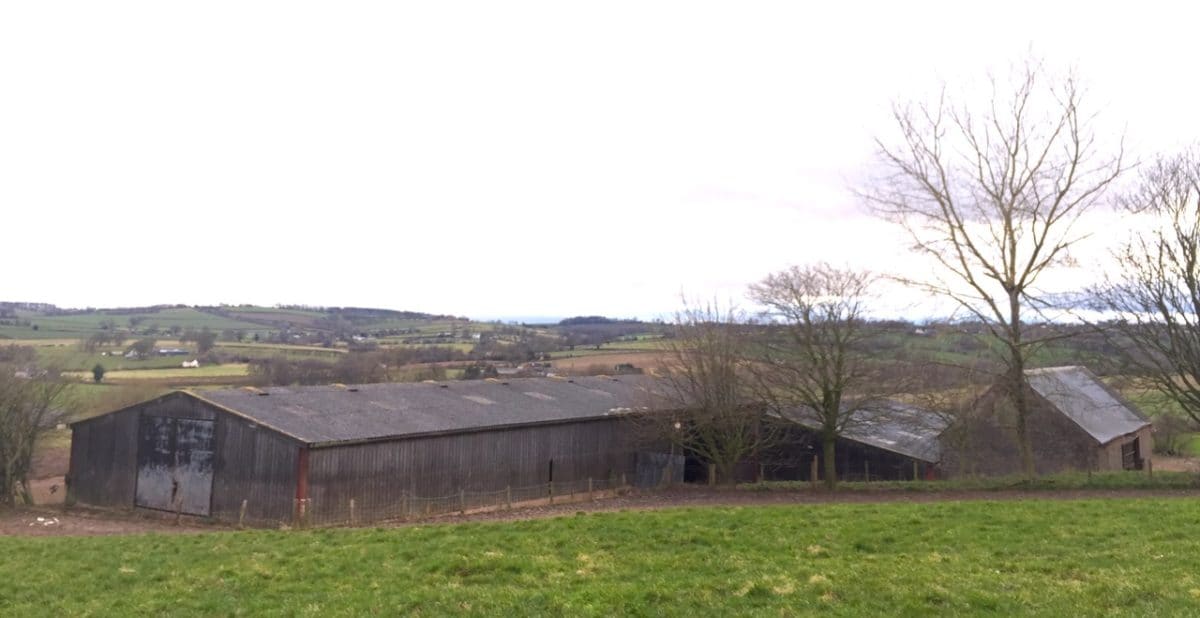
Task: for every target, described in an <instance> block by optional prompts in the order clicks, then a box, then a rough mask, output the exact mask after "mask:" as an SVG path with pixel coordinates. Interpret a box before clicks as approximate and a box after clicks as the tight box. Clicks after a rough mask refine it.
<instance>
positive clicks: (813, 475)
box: [808, 455, 820, 488]
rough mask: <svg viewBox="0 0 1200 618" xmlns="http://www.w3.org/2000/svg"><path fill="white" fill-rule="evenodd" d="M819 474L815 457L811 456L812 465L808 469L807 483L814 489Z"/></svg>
mask: <svg viewBox="0 0 1200 618" xmlns="http://www.w3.org/2000/svg"><path fill="white" fill-rule="evenodd" d="M819 473H820V469H819V468H817V456H816V455H813V458H812V463H811V464H810V465H809V467H808V481H809V483H811V484H812V486H813V487H814V488H816V486H817V481H819V480H820V479H819V478H817V475H818V474H819Z"/></svg>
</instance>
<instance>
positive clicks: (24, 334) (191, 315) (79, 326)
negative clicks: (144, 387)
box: [0, 308, 266, 339]
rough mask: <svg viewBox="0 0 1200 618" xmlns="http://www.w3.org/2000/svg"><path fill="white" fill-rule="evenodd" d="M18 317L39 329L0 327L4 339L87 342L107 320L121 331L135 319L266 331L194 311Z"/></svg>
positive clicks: (20, 313)
mask: <svg viewBox="0 0 1200 618" xmlns="http://www.w3.org/2000/svg"><path fill="white" fill-rule="evenodd" d="M17 315H18V317H20V318H23V319H28V320H30V321H31V322H32V323H33V324H37V326H38V329H37V330H33V327H32V325H30V326H11V325H0V336H4V337H7V338H11V339H54V338H74V339H85V338H87V336H88V335H90V334H92V333H95V332H98V331H99V330H100V323H101V322H102V321H104V320H112V321H113V322H114V323H115V324H116V326H117V327H118V328H126V327H128V325H129V318H131V317H137V318H141V319H142V320H143V321H142V324H141V325H140V326H139V328H144V327H148V326H150V325H157V326H158V327H159V328H171V327H172V326H178V327H179V328H181V329H184V330H186V329H189V328H191V329H196V330H199V329H201V328H204V327H208V328H209V329H211V330H214V331H217V332H220V331H222V330H225V329H231V330H245V331H263V330H266V328H265V327H264V326H263V325H262V324H255V323H252V322H244V321H241V320H236V319H230V318H226V317H222V316H219V315H214V314H211V313H205V312H203V311H198V310H196V309H191V308H169V309H160V310H158V311H152V312H142V313H136V314H130V315H122V314H110V313H107V312H104V311H97V312H93V313H84V314H75V315H55V316H46V315H39V314H35V313H31V312H28V311H18V312H17Z"/></svg>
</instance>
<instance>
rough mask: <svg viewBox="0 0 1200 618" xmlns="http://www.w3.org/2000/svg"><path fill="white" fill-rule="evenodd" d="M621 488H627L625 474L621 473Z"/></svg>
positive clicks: (627, 483)
mask: <svg viewBox="0 0 1200 618" xmlns="http://www.w3.org/2000/svg"><path fill="white" fill-rule="evenodd" d="M621 487H629V482H628V481H626V480H625V473H624V472H622V473H621Z"/></svg>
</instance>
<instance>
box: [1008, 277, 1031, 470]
mask: <svg viewBox="0 0 1200 618" xmlns="http://www.w3.org/2000/svg"><path fill="white" fill-rule="evenodd" d="M1008 307H1009V320H1010V322H1009V338H1010V341H1009V342H1008V344H1009V348H1008V353H1009V354H1010V355H1011V358H1010V360H1009V363H1008V369H1009V375H1008V397H1009V401H1010V402H1012V405H1013V410H1014V411H1015V412H1016V417H1017V418H1016V421H1017V423H1016V425H1017V446H1018V447H1019V448H1020V449H1021V472H1022V473H1023V474H1024V476H1025V479H1026V480H1033V479H1034V478H1035V477H1036V476H1037V468H1036V467H1035V466H1034V462H1033V445H1032V444H1031V443H1030V441H1029V398H1028V397H1026V396H1025V355H1024V353H1023V351H1022V350H1021V304H1020V292H1019V291H1018V290H1017V289H1015V288H1014V289H1012V290H1010V291H1009V298H1008Z"/></svg>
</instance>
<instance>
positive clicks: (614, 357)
mask: <svg viewBox="0 0 1200 618" xmlns="http://www.w3.org/2000/svg"><path fill="white" fill-rule="evenodd" d="M575 354H580V353H579V352H576V353H575ZM664 360H665V357H664V355H663V354H662V353H658V352H621V351H616V350H614V351H612V352H607V353H606V352H600V353H595V354H582V355H579V356H573V357H563V356H555V357H554V360H553V361H551V365H552V366H553V367H554V369H555V370H556V371H563V372H571V371H584V370H588V369H590V368H591V367H592V366H599V367H602V368H603V369H604V370H605V371H613V370H614V369H615V366H616V365H620V364H625V363H630V364H632V365H633V366H634V367H639V368H642V369H648V368H651V367H661V366H662V365H663V362H664Z"/></svg>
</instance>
